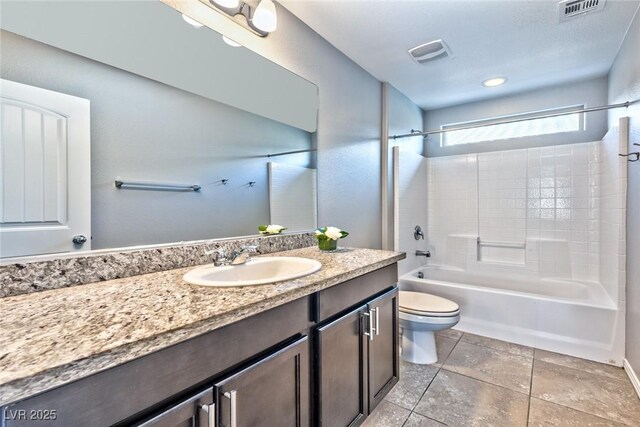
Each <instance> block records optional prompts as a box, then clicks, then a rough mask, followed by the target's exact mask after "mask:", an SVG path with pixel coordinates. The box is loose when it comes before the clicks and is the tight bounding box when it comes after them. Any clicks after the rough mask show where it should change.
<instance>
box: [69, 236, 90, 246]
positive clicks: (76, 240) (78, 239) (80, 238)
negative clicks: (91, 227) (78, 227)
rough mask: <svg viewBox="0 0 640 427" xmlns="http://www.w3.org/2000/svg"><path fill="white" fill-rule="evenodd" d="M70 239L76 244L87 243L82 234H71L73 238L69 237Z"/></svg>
mask: <svg viewBox="0 0 640 427" xmlns="http://www.w3.org/2000/svg"><path fill="white" fill-rule="evenodd" d="M71 241H72V242H73V243H75V244H76V245H82V244H84V243H87V238H86V237H85V236H83V235H82V234H78V235H77V236H73V239H71Z"/></svg>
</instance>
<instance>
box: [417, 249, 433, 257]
mask: <svg viewBox="0 0 640 427" xmlns="http://www.w3.org/2000/svg"><path fill="white" fill-rule="evenodd" d="M416 256H423V257H425V258H431V252H430V251H421V250H417V251H416Z"/></svg>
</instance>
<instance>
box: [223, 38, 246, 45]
mask: <svg viewBox="0 0 640 427" xmlns="http://www.w3.org/2000/svg"><path fill="white" fill-rule="evenodd" d="M222 41H224V42H225V43H226V44H228V45H229V46H232V47H240V46H242V45H241V44H240V43H238V42H237V41H235V40H231V39H230V38H229V37H227V36H222Z"/></svg>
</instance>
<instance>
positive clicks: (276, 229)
mask: <svg viewBox="0 0 640 427" xmlns="http://www.w3.org/2000/svg"><path fill="white" fill-rule="evenodd" d="M282 230H284V227H283V226H281V225H277V224H270V225H268V226H267V229H266V230H265V231H266V232H267V233H268V234H278V233H280V232H281V231H282Z"/></svg>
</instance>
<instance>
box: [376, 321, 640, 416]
mask: <svg viewBox="0 0 640 427" xmlns="http://www.w3.org/2000/svg"><path fill="white" fill-rule="evenodd" d="M436 343H437V344H436V345H437V348H438V362H437V363H434V364H433V365H414V364H412V363H408V362H404V361H403V362H402V364H401V367H400V368H401V379H400V382H399V383H398V384H397V385H396V386H395V387H394V389H393V390H392V391H391V392H390V393H389V394H388V395H387V396H386V398H385V400H384V401H383V402H382V403H381V404H380V405H379V406H378V407H377V408H376V409H375V411H374V412H373V413H372V414H371V416H370V417H369V418H368V419H367V421H366V422H365V424H364V426H365V427H378V426H379V427H401V426H402V427H432V426H443V425H450V426H482V427H485V426H507V427H516V426H562V427H565V426H567V427H569V426H575V427H587V426H598V427H600V426H633V427H638V426H640V399H638V396H637V394H636V393H635V391H634V389H633V386H632V385H631V382H630V381H629V379H628V378H627V375H626V373H625V372H624V370H623V369H621V368H616V367H614V366H609V365H604V364H601V363H596V362H590V361H588V360H583V359H577V358H575V357H570V356H565V355H561V354H556V353H551V352H548V351H544V350H538V349H533V348H530V347H525V346H521V345H517V344H511V343H507V342H504V341H498V340H494V339H491V338H485V337H480V336H477V335H472V334H467V333H464V334H463V333H462V332H459V331H456V330H448V331H443V332H441V333H438V334H437V335H436Z"/></svg>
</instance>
